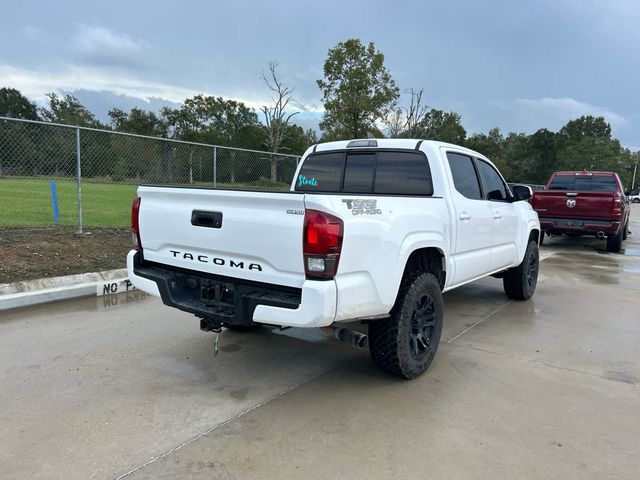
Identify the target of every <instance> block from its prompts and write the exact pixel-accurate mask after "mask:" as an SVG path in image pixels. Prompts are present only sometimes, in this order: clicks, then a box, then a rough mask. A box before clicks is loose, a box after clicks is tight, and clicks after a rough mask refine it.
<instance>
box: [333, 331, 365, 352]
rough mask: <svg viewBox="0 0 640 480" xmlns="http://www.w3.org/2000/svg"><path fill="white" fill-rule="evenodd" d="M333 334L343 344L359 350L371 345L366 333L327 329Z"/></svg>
mask: <svg viewBox="0 0 640 480" xmlns="http://www.w3.org/2000/svg"><path fill="white" fill-rule="evenodd" d="M325 328H326V329H327V330H328V331H330V332H331V334H332V335H333V336H334V337H335V338H337V339H338V340H340V341H341V342H344V343H346V344H347V345H351V346H352V347H356V348H358V349H363V348H365V347H366V346H367V345H368V343H369V337H367V336H366V335H365V334H364V333H360V332H356V331H355V330H351V329H349V328H343V327H325Z"/></svg>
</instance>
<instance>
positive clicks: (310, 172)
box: [295, 153, 344, 192]
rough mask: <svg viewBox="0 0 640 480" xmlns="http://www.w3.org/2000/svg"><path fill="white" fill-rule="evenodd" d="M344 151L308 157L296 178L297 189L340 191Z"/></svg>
mask: <svg viewBox="0 0 640 480" xmlns="http://www.w3.org/2000/svg"><path fill="white" fill-rule="evenodd" d="M343 166H344V153H320V154H317V155H311V156H309V157H307V159H306V160H305V161H304V164H303V165H302V168H301V169H300V173H299V174H298V178H297V180H296V186H295V189H296V190H297V191H311V192H338V191H340V182H341V181H342V169H343Z"/></svg>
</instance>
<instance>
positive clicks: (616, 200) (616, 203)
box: [611, 195, 622, 216]
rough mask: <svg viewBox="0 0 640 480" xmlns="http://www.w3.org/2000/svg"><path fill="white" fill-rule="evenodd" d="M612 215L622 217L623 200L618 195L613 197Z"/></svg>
mask: <svg viewBox="0 0 640 480" xmlns="http://www.w3.org/2000/svg"><path fill="white" fill-rule="evenodd" d="M611 214H612V215H616V216H618V215H622V199H621V198H620V197H619V196H618V195H614V196H613V207H612V208H611Z"/></svg>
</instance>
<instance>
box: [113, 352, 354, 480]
mask: <svg viewBox="0 0 640 480" xmlns="http://www.w3.org/2000/svg"><path fill="white" fill-rule="evenodd" d="M359 355H362V352H358V353H356V354H353V355H350V356H349V357H347V358H345V359H344V360H342V361H340V362H338V363H336V364H335V365H332V366H330V367H328V368H325V369H324V370H321V371H320V372H318V373H316V374H315V375H312V376H311V377H309V378H306V379H305V380H303V381H301V382H298V383H296V384H295V385H293V386H291V387H289V388H287V389H285V390H283V391H282V392H280V393H277V394H276V395H273V396H272V397H270V398H268V399H266V400H265V401H263V402H260V403H258V404H256V405H254V406H252V407H250V408H248V409H246V410H244V411H242V412H240V413H238V414H237V415H235V416H233V417H231V418H229V419H227V420H225V421H224V422H220V423H218V424H216V425H214V426H212V427H211V428H208V429H207V430H205V431H204V432H202V433H199V434H198V435H196V436H195V437H193V438H190V439H189V440H187V441H185V442H182V443H181V444H179V445H177V446H175V447H173V448H171V449H169V450H167V451H166V452H164V453H162V454H160V455H157V456H155V457H153V458H152V459H151V460H149V461H147V462H144V463H143V464H141V465H138V466H137V467H135V468H132V469H131V470H129V471H128V472H125V473H123V474H121V475H119V476H117V477H116V478H115V479H114V480H121V479H123V478H126V477H128V476H129V475H131V474H133V473H135V472H137V471H138V470H140V469H142V468H144V467H146V466H147V465H151V464H152V463H154V462H156V461H158V460H160V459H162V458H165V457H167V456H169V455H171V454H172V453H174V452H176V451H177V450H180V449H181V448H182V447H186V446H187V445H189V444H191V443H193V442H195V441H196V440H199V439H201V438H202V437H205V436H207V435H209V434H210V433H211V432H214V431H215V430H218V429H219V428H222V427H225V426H227V425H229V424H230V423H233V422H235V421H236V420H238V419H240V418H242V417H244V416H245V415H246V414H248V413H251V412H253V411H254V410H256V409H258V408H260V407H263V406H265V405H267V404H269V403H271V402H273V401H274V400H277V399H278V398H280V397H282V396H284V395H286V394H287V393H289V392H291V391H292V390H295V389H296V388H298V387H301V386H303V385H305V384H307V383H309V382H311V381H313V380H315V379H316V378H318V377H321V376H322V375H324V374H326V373H329V372H330V371H332V370H335V369H336V368H338V367H340V366H342V365H344V364H345V363H347V362H349V361H351V360H353V359H354V358H356V357H357V356H359Z"/></svg>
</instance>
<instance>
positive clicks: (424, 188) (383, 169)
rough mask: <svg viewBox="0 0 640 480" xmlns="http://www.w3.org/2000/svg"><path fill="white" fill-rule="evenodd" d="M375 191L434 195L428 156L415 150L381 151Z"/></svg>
mask: <svg viewBox="0 0 640 480" xmlns="http://www.w3.org/2000/svg"><path fill="white" fill-rule="evenodd" d="M373 191H374V192H375V193H389V194H396V195H433V185H432V182H431V171H430V170H429V164H428V162H427V158H426V157H425V156H424V155H422V154H420V153H414V152H380V153H378V166H377V170H376V182H375V186H374V189H373Z"/></svg>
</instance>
